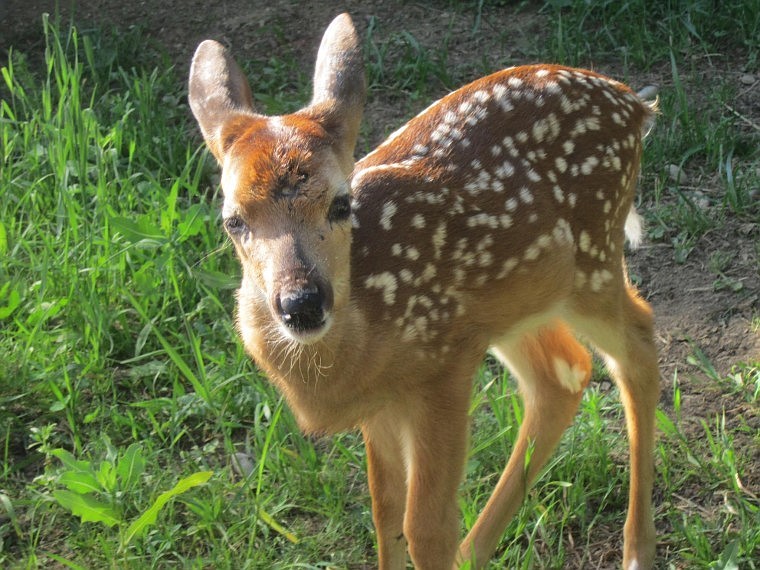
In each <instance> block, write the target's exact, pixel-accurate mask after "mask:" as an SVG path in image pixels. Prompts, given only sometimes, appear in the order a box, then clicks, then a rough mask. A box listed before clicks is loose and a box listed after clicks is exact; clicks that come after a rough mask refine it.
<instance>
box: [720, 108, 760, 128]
mask: <svg viewBox="0 0 760 570" xmlns="http://www.w3.org/2000/svg"><path fill="white" fill-rule="evenodd" d="M723 106H724V107H725V108H726V109H728V110H729V111H731V112H732V113H733V114H734V115H736V116H737V117H739V118H740V119H741V120H742V121H744V122H745V123H747V124H748V125H749V126H750V127H752V128H753V129H755V130H756V131H760V125H757V124H756V123H754V122H752V121H750V120H749V119H748V118H747V117H745V116H744V115H742V114H741V113H740V112H739V111H737V110H736V109H734V108H733V107H732V106H731V105H729V104H728V103H723Z"/></svg>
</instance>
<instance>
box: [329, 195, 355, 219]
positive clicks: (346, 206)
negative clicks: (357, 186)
mask: <svg viewBox="0 0 760 570" xmlns="http://www.w3.org/2000/svg"><path fill="white" fill-rule="evenodd" d="M350 215H351V199H350V198H349V196H348V194H341V195H340V196H337V197H336V198H335V199H334V200H333V201H332V204H330V211H329V212H327V221H329V222H330V223H332V222H345V221H346V220H347V219H348V216H350Z"/></svg>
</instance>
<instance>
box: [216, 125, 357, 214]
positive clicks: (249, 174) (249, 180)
mask: <svg viewBox="0 0 760 570" xmlns="http://www.w3.org/2000/svg"><path fill="white" fill-rule="evenodd" d="M221 184H222V191H223V193H224V206H223V215H224V216H225V217H226V216H229V215H233V214H240V215H245V216H248V217H255V216H256V215H257V214H259V215H264V214H266V213H270V214H271V213H272V212H274V211H278V210H283V211H287V212H290V213H294V214H300V215H301V216H306V217H308V216H309V215H312V214H316V213H317V212H321V211H322V210H323V209H324V208H325V207H326V204H327V203H328V201H329V200H330V199H331V198H332V197H333V196H334V195H335V194H336V193H339V192H342V191H346V190H345V187H346V185H345V176H344V175H343V174H342V172H341V170H340V167H339V164H338V161H337V158H336V157H335V154H334V153H333V152H332V149H331V147H330V145H329V140H328V138H327V135H326V134H325V132H324V130H323V129H322V128H321V126H319V125H318V124H317V123H315V122H313V121H309V120H307V119H303V118H299V117H294V116H286V117H274V118H270V119H266V120H253V121H252V122H251V125H250V126H249V127H248V128H247V129H246V130H245V131H244V132H243V133H242V134H240V135H239V137H238V138H237V139H236V140H235V142H234V143H233V144H232V145H231V146H230V148H229V150H228V152H227V153H226V154H225V156H224V162H223V165H222V179H221Z"/></svg>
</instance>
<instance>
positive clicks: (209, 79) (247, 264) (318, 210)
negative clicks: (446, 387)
mask: <svg viewBox="0 0 760 570" xmlns="http://www.w3.org/2000/svg"><path fill="white" fill-rule="evenodd" d="M365 92H366V85H365V79H364V66H363V61H362V55H361V50H360V47H359V39H358V37H357V34H356V31H355V29H354V26H353V24H352V22H351V19H350V17H349V16H348V15H345V14H344V15H341V16H338V17H337V18H336V19H335V20H334V21H333V22H332V24H331V25H330V27H329V28H328V29H327V31H326V32H325V34H324V37H323V39H322V44H321V46H320V48H319V53H318V55H317V63H316V70H315V73H314V95H313V98H312V100H311V102H310V104H309V105H308V106H307V107H305V108H304V109H301V110H300V111H297V112H296V113H293V114H290V115H284V116H275V117H267V116H265V115H262V114H260V113H258V112H257V111H256V110H255V107H254V103H253V97H252V95H251V89H250V87H249V86H248V82H247V81H246V78H245V76H244V75H243V72H242V70H241V69H240V67H239V66H238V65H237V63H235V61H234V60H233V59H232V57H231V56H230V55H229V53H228V52H227V50H226V49H225V48H224V47H223V46H222V45H221V44H219V43H218V42H215V41H213V40H207V41H204V42H203V43H201V44H200V46H199V47H198V49H197V50H196V52H195V56H194V58H193V62H192V67H191V69H190V90H189V101H190V108H191V109H192V111H193V114H194V115H195V118H196V119H197V121H198V123H199V125H200V127H201V131H202V133H203V137H204V139H205V141H206V143H207V145H208V147H209V149H210V150H211V152H212V154H213V155H214V157H216V160H217V161H218V162H219V164H220V166H221V167H222V191H223V194H224V205H223V208H222V216H223V220H224V222H223V223H224V227H225V229H226V231H227V233H228V234H229V236H230V239H231V240H232V242H233V243H234V245H235V249H236V251H237V255H238V257H239V258H240V261H241V264H242V266H243V282H242V288H241V293H240V297H241V300H244V301H245V302H247V303H248V304H250V305H252V306H251V307H249V308H250V309H252V310H254V311H255V312H256V313H257V315H259V316H261V317H262V318H264V319H267V318H268V319H271V322H272V323H273V324H276V327H277V330H278V331H279V332H280V333H281V334H282V335H284V336H285V337H287V338H289V339H291V340H295V341H298V342H301V343H313V342H316V341H317V340H319V339H320V338H322V336H323V335H325V334H326V333H327V331H328V330H329V329H330V326H331V323H332V316H333V314H334V311H335V310H336V309H337V308H339V307H340V306H341V305H344V304H345V303H346V302H347V297H348V292H349V277H350V263H349V255H350V249H351V221H350V218H351V197H350V195H349V186H348V183H347V179H348V177H349V175H350V173H351V170H352V168H353V164H354V160H353V152H354V146H355V144H356V138H357V135H358V132H359V125H360V123H361V116H362V110H363V107H364V99H365Z"/></svg>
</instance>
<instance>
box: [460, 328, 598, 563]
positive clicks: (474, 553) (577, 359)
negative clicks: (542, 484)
mask: <svg viewBox="0 0 760 570" xmlns="http://www.w3.org/2000/svg"><path fill="white" fill-rule="evenodd" d="M492 351H493V352H494V353H495V354H496V356H497V357H498V358H499V359H500V360H501V361H502V362H503V363H504V364H506V365H507V366H508V367H509V369H510V370H511V371H512V372H513V373H514V375H515V376H516V377H517V381H518V385H519V388H520V392H521V394H522V397H523V401H524V404H525V416H524V419H523V422H522V425H521V426H520V431H519V433H518V436H517V441H516V443H515V446H514V449H513V450H512V454H511V456H510V458H509V462H508V463H507V466H506V468H505V469H504V472H503V473H502V475H501V478H500V479H499V482H498V483H497V485H496V488H495V489H494V492H493V494H492V495H491V498H490V499H489V500H488V503H487V504H486V506H485V508H484V509H483V511H482V512H481V514H480V516H479V517H478V520H477V521H476V522H475V525H474V526H473V527H472V530H470V532H469V533H468V535H467V536H466V537H465V539H464V541H463V542H462V545H461V546H460V548H459V557H458V561H459V562H460V563H463V562H464V561H470V562H471V563H472V565H473V566H472V567H473V568H481V567H483V566H484V565H485V564H486V563H487V562H488V560H489V559H490V558H491V556H492V554H493V552H494V550H495V549H496V547H497V545H498V543H499V540H500V539H501V536H502V534H503V532H504V529H505V528H506V527H507V525H508V524H509V521H510V520H511V519H512V517H513V516H514V514H515V512H516V511H517V509H518V508H519V507H520V504H521V503H522V501H523V499H524V498H525V495H526V493H527V491H528V489H529V488H530V485H531V483H532V481H533V479H534V478H535V477H536V475H538V473H539V471H540V470H541V468H542V467H543V465H544V463H545V462H546V460H547V459H548V458H549V457H550V456H551V454H552V452H553V451H554V448H555V447H556V445H557V443H558V442H559V440H560V437H561V436H562V433H563V432H564V430H565V428H566V427H567V426H568V425H569V424H570V422H571V421H572V419H573V416H574V415H575V412H576V410H577V408H578V404H579V402H580V399H581V395H582V392H583V389H584V388H585V387H586V385H587V384H588V381H589V378H590V375H591V357H590V355H589V353H588V351H587V350H586V349H585V348H584V347H583V346H582V345H581V344H579V343H578V341H577V340H576V339H575V337H574V336H573V335H572V333H571V332H570V331H569V329H568V328H567V327H566V326H565V325H564V324H562V323H559V322H557V323H553V325H552V326H550V327H545V328H543V329H541V330H539V331H538V332H536V333H534V334H527V335H524V336H523V337H521V338H519V339H517V340H516V341H511V342H502V343H499V344H497V345H496V346H494V347H493V348H492ZM529 450H530V458H529V460H528V461H527V462H526V453H528V452H529Z"/></svg>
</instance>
